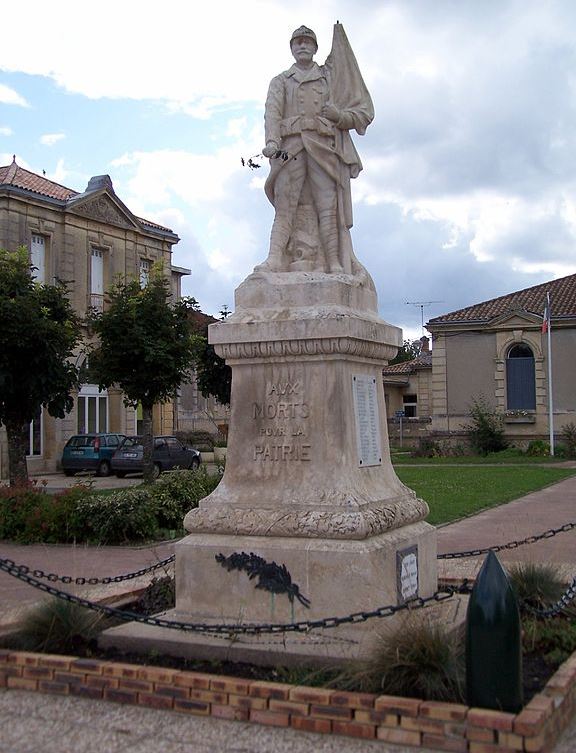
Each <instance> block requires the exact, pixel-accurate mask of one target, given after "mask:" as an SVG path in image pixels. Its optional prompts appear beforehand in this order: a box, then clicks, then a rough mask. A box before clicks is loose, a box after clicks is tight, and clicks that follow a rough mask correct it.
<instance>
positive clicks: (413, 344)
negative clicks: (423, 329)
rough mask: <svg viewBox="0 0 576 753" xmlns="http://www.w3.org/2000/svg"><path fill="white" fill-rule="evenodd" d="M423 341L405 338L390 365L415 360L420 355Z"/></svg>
mask: <svg viewBox="0 0 576 753" xmlns="http://www.w3.org/2000/svg"><path fill="white" fill-rule="evenodd" d="M421 347H422V343H421V342H420V340H404V343H403V344H402V346H401V347H400V348H398V353H397V354H396V355H395V356H394V358H393V359H392V360H391V361H390V362H389V364H388V365H389V366H393V365H394V364H395V363H403V362H404V361H413V360H414V359H415V358H417V357H418V356H419V355H420V349H421Z"/></svg>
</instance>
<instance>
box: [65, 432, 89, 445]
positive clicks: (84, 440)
mask: <svg viewBox="0 0 576 753" xmlns="http://www.w3.org/2000/svg"><path fill="white" fill-rule="evenodd" d="M95 440H96V437H95V436H94V435H93V434H83V435H81V436H77V437H70V439H69V440H68V447H94V442H95Z"/></svg>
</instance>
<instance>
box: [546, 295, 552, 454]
mask: <svg viewBox="0 0 576 753" xmlns="http://www.w3.org/2000/svg"><path fill="white" fill-rule="evenodd" d="M551 320H552V315H551V311H550V293H546V333H547V336H548V427H549V431H550V455H552V456H553V455H554V400H553V395H552V338H551V330H552V321H551Z"/></svg>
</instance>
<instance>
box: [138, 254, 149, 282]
mask: <svg viewBox="0 0 576 753" xmlns="http://www.w3.org/2000/svg"><path fill="white" fill-rule="evenodd" d="M151 269H152V262H151V261H150V259H140V264H139V275H140V287H141V288H145V287H147V286H148V283H149V282H150V270H151Z"/></svg>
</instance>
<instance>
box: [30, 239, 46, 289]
mask: <svg viewBox="0 0 576 753" xmlns="http://www.w3.org/2000/svg"><path fill="white" fill-rule="evenodd" d="M30 264H31V265H32V266H33V267H34V269H33V270H32V279H33V280H36V282H41V283H45V282H46V240H45V238H44V237H43V236H42V235H33V236H32V240H31V242H30Z"/></svg>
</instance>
